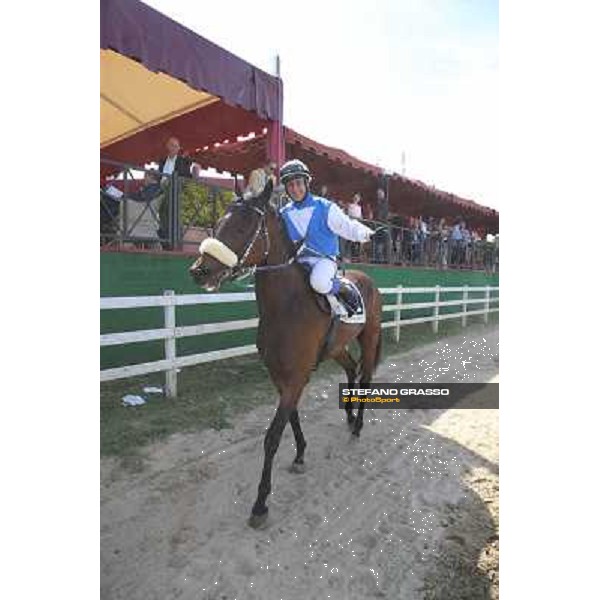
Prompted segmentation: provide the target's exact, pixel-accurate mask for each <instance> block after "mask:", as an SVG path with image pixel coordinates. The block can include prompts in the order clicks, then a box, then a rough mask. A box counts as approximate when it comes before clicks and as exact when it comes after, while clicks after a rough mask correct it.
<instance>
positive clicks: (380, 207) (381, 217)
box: [375, 188, 389, 223]
mask: <svg viewBox="0 0 600 600" xmlns="http://www.w3.org/2000/svg"><path fill="white" fill-rule="evenodd" d="M388 212H389V205H388V200H387V198H386V197H385V191H384V190H383V188H377V202H376V203H375V220H376V221H381V222H383V223H386V222H387V220H388Z"/></svg>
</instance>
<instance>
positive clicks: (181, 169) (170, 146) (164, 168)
mask: <svg viewBox="0 0 600 600" xmlns="http://www.w3.org/2000/svg"><path fill="white" fill-rule="evenodd" d="M166 149H167V156H165V158H163V159H161V160H160V161H159V163H158V170H159V171H160V172H161V173H162V174H163V175H172V174H173V173H177V175H178V176H179V177H190V175H191V176H192V177H195V178H196V179H197V178H198V177H199V176H200V165H198V164H197V163H195V162H193V161H192V160H191V159H190V158H188V157H187V156H182V155H181V154H180V151H181V145H180V144H179V140H178V139H177V138H176V137H170V138H169V139H168V140H167V143H166ZM165 180H166V178H163V183H164V182H165Z"/></svg>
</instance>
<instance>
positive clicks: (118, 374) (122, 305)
mask: <svg viewBox="0 0 600 600" xmlns="http://www.w3.org/2000/svg"><path fill="white" fill-rule="evenodd" d="M379 291H380V293H381V294H383V295H384V296H393V298H394V302H393V304H384V305H383V307H382V312H383V313H388V312H393V318H392V319H391V320H384V322H383V323H382V328H384V329H387V328H393V333H394V340H395V341H396V342H398V341H399V340H400V330H401V328H402V327H406V326H408V325H413V324H416V323H427V322H431V324H432V329H433V331H434V332H435V333H437V332H438V327H439V322H440V321H442V320H446V319H457V318H460V319H461V322H462V326H463V327H466V325H467V319H468V318H469V317H473V316H475V315H483V321H484V323H487V322H488V318H489V315H490V313H493V312H498V311H499V310H500V309H499V307H496V308H492V307H491V306H490V305H491V304H496V303H498V302H499V297H498V295H497V293H498V291H499V288H498V287H492V286H480V287H473V286H463V287H456V286H454V287H442V286H439V285H438V286H435V287H403V286H401V285H400V286H397V287H391V288H379ZM442 293H446V294H455V295H458V296H459V297H458V298H455V299H451V300H447V299H446V300H442V299H441V294H442ZM472 293H478V294H482V293H483V296H480V297H478V298H471V297H470V294H472ZM414 294H428V295H432V296H433V300H431V301H428V302H405V299H406V297H407V296H410V295H414ZM492 294H494V295H492ZM254 300H256V296H255V294H254V292H246V293H226V294H183V295H176V294H175V292H174V291H173V290H166V291H165V292H164V293H163V295H162V296H130V297H104V298H101V299H100V309H101V310H112V309H128V308H142V307H144V308H145V307H157V306H158V307H163V312H164V327H162V328H160V329H146V330H141V331H126V332H121V333H105V334H101V335H100V346H101V347H104V346H114V345H121V344H131V343H137V342H148V341H151V340H164V359H163V360H158V361H153V362H147V363H140V364H135V365H126V366H122V367H116V368H110V369H104V370H101V371H100V381H110V380H114V379H123V378H127V377H134V376H138V375H145V374H147V373H156V372H160V371H164V372H165V373H166V379H165V393H166V396H167V397H169V398H175V397H176V396H177V371H178V369H181V368H183V367H189V366H191V365H197V364H201V363H206V362H212V361H216V360H222V359H226V358H232V357H234V356H242V355H245V354H253V353H255V352H257V349H256V346H255V345H254V344H251V345H247V346H237V347H233V348H225V349H222V350H213V351H211V352H202V353H199V354H192V355H187V356H177V348H176V341H177V339H180V338H184V337H189V336H200V335H205V334H210V333H222V332H227V331H236V330H244V329H251V328H254V327H256V326H257V325H258V318H253V319H242V320H235V321H226V322H221V323H206V324H199V325H188V326H184V327H178V326H177V323H176V317H175V307H177V306H185V305H200V304H214V303H223V302H229V303H230V302H250V301H254ZM474 305H481V306H482V308H476V309H475V310H469V307H473V306H474ZM444 307H456V308H457V309H458V310H456V311H452V312H446V313H442V312H440V309H441V308H444ZM417 309H431V310H432V313H431V314H430V315H427V316H424V317H413V318H403V316H404V317H406V315H405V313H406V312H408V311H412V310H417Z"/></svg>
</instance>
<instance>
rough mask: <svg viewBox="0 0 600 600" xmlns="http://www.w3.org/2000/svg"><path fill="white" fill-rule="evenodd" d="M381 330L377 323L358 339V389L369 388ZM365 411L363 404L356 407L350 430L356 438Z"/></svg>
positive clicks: (377, 355)
mask: <svg viewBox="0 0 600 600" xmlns="http://www.w3.org/2000/svg"><path fill="white" fill-rule="evenodd" d="M381 335H382V332H381V328H380V327H379V323H377V324H374V325H373V326H372V327H369V328H365V329H364V330H363V331H362V333H361V334H360V335H359V337H358V341H359V343H360V347H361V351H362V352H361V369H360V387H361V388H364V387H369V385H370V384H371V379H372V377H373V374H374V373H375V367H376V366H377V361H378V360H379V354H380V352H381V342H382V339H381ZM364 410H365V404H364V402H361V403H360V405H359V407H358V414H357V416H356V420H355V421H354V428H353V429H352V435H355V436H356V437H359V436H360V430H361V429H362V427H363V411H364Z"/></svg>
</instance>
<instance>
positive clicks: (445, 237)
mask: <svg viewBox="0 0 600 600" xmlns="http://www.w3.org/2000/svg"><path fill="white" fill-rule="evenodd" d="M320 195H321V196H323V197H326V198H327V197H328V188H327V186H325V185H324V186H322V187H321V190H320ZM330 199H331V198H330ZM334 201H335V202H336V204H338V206H340V208H342V210H344V212H345V213H346V214H348V216H350V217H352V218H355V219H359V220H362V221H364V222H365V223H371V224H373V225H375V226H379V231H378V233H377V234H376V235H375V236H374V238H373V243H372V246H371V249H370V252H369V253H368V254H365V251H363V254H362V255H361V251H360V248H359V246H358V245H357V244H351V243H344V244H342V254H343V256H344V258H345V259H346V260H349V261H355V262H358V261H365V260H366V261H368V262H374V263H392V264H399V265H420V266H431V267H436V268H440V269H446V268H449V267H450V268H459V269H460V268H466V269H471V268H484V269H485V270H486V271H487V272H496V271H497V270H498V249H499V248H498V247H499V237H498V235H493V234H491V233H489V232H487V231H485V230H484V229H481V228H477V227H469V226H468V225H467V222H466V220H465V219H463V218H462V217H457V218H455V219H448V218H445V217H440V218H436V217H432V216H429V217H425V216H418V217H411V216H408V217H404V216H399V215H392V216H390V214H389V205H388V202H387V198H386V194H385V190H384V189H383V188H378V189H377V191H376V196H375V201H374V202H373V204H372V205H371V204H370V203H364V204H363V202H362V197H361V194H359V193H356V194H354V196H353V198H352V201H351V202H349V203H347V204H346V203H344V202H342V201H338V200H334Z"/></svg>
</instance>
